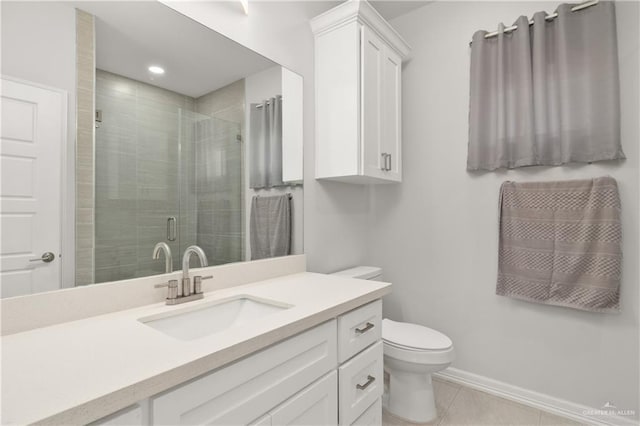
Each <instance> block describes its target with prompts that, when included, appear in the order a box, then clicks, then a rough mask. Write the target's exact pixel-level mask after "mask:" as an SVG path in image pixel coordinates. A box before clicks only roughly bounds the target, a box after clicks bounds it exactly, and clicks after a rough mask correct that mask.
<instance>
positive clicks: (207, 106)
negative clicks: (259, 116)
mask: <svg viewBox="0 0 640 426" xmlns="http://www.w3.org/2000/svg"><path fill="white" fill-rule="evenodd" d="M244 97H245V96H244V79H242V80H238V81H236V82H234V83H231V84H229V85H227V86H225V87H222V88H220V89H218V90H215V91H213V92H211V93H208V94H206V95H204V96H201V97H199V98H198V99H196V111H197V112H198V113H200V114H204V115H206V116H208V117H214V119H213V120H201V121H199V122H198V126H197V127H196V129H197V130H196V132H197V133H196V137H197V140H196V150H197V152H198V155H197V157H196V169H195V170H196V176H195V177H196V191H197V200H198V201H197V203H198V206H197V226H198V230H197V244H198V245H199V246H201V247H202V248H203V249H204V250H205V252H206V253H207V255H209V257H210V258H209V261H210V263H211V264H214V265H219V264H222V263H229V262H239V261H241V260H243V253H244V236H243V233H244V226H245V225H244V224H245V220H246V219H245V214H244V202H243V200H244V182H243V179H244V173H242V170H244V154H243V152H244V143H243V142H242V136H243V135H242V129H244ZM222 167H224V168H225V170H224V172H223V171H222V170H221V168H222Z"/></svg>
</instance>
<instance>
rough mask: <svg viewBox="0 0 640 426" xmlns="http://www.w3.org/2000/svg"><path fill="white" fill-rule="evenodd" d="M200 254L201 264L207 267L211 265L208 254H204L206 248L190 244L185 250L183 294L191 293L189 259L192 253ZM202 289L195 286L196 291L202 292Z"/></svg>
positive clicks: (183, 257)
mask: <svg viewBox="0 0 640 426" xmlns="http://www.w3.org/2000/svg"><path fill="white" fill-rule="evenodd" d="M194 253H195V254H196V255H198V258H199V259H200V266H201V267H205V266H209V261H208V260H207V255H206V254H204V250H202V249H201V248H200V247H198V246H189V247H187V249H186V250H185V251H184V255H182V296H183V297H184V296H190V295H191V280H190V279H189V261H190V260H191V255H192V254H194ZM199 290H200V289H198V288H195V289H194V293H195V294H197V293H201V292H200V291H199Z"/></svg>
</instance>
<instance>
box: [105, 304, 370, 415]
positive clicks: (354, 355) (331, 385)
mask: <svg viewBox="0 0 640 426" xmlns="http://www.w3.org/2000/svg"><path fill="white" fill-rule="evenodd" d="M381 321H382V301H381V300H376V301H374V302H371V303H368V304H366V305H364V306H360V307H358V308H356V309H354V310H352V311H349V312H346V313H344V314H342V315H340V316H338V317H337V318H335V319H333V320H330V321H327V322H325V323H323V324H320V325H318V326H315V327H313V328H311V329H309V330H307V331H304V332H302V333H300V334H297V335H295V336H293V337H290V338H288V339H286V340H283V341H281V342H279V343H276V344H274V345H272V346H269V347H267V348H266V349H263V350H261V351H258V352H256V353H253V354H251V355H248V356H246V357H244V358H241V359H240V360H238V361H235V362H233V363H231V364H229V365H227V366H224V367H222V368H219V369H216V370H214V371H212V372H210V373H207V374H205V375H203V376H200V377H197V378H195V379H193V380H190V381H188V382H186V383H184V384H182V385H179V386H177V387H174V388H172V389H169V390H167V391H165V392H163V393H160V394H158V395H155V396H153V397H151V398H149V399H146V400H144V401H140V402H139V403H138V404H135V405H133V406H131V407H129V408H127V409H124V410H122V411H119V412H118V413H114V414H112V415H110V416H107V417H105V418H103V419H101V420H99V421H97V422H95V423H94V424H96V425H97V424H100V425H111V424H113V425H119V424H129V425H131V424H136V425H141V426H145V425H184V424H189V425H204V424H211V425H252V426H286V425H318V426H326V425H337V424H340V425H360V426H380V424H381V418H382V417H381V416H382V406H381V397H382V389H383V369H382V362H383V354H382V341H381Z"/></svg>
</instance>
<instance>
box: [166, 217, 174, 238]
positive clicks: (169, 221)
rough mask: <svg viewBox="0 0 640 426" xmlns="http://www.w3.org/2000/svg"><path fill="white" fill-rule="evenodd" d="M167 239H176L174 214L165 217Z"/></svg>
mask: <svg viewBox="0 0 640 426" xmlns="http://www.w3.org/2000/svg"><path fill="white" fill-rule="evenodd" d="M167 240H169V241H175V240H176V218H175V217H174V216H169V217H168V218H167Z"/></svg>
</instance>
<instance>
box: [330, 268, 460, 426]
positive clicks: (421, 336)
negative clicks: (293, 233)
mask: <svg viewBox="0 0 640 426" xmlns="http://www.w3.org/2000/svg"><path fill="white" fill-rule="evenodd" d="M335 275H340V276H346V277H350V278H360V279H367V280H374V281H378V280H380V279H381V277H382V270H381V269H380V268H376V267H371V266H358V267H355V268H351V269H347V270H344V271H340V272H336V273H335ZM382 340H383V349H384V370H385V373H388V374H389V385H388V387H385V394H384V396H383V400H382V404H383V406H384V407H385V409H386V410H387V411H389V412H390V413H391V414H393V415H394V416H396V417H398V418H400V419H403V420H408V421H410V422H413V423H427V422H430V421H432V420H434V419H435V418H436V417H437V416H438V413H437V412H436V403H435V398H434V394H433V383H432V381H431V374H432V373H435V372H438V371H440V370H444V369H445V368H447V367H448V366H449V365H450V364H451V362H452V361H453V358H454V349H453V343H452V342H451V339H449V338H448V337H447V336H445V335H444V334H442V333H440V332H438V331H436V330H433V329H431V328H428V327H424V326H422V325H418V324H411V323H405V322H397V321H392V320H390V319H386V318H385V319H383V320H382Z"/></svg>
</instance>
